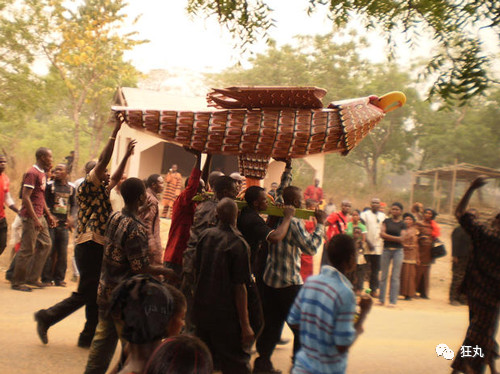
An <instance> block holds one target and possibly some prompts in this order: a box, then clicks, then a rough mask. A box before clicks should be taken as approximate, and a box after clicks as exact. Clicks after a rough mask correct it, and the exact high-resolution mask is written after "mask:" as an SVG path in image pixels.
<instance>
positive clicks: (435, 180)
mask: <svg viewBox="0 0 500 374" xmlns="http://www.w3.org/2000/svg"><path fill="white" fill-rule="evenodd" d="M438 178H439V172H438V171H436V172H435V173H434V188H433V191H432V208H433V209H436V205H437V204H436V197H437V185H438Z"/></svg>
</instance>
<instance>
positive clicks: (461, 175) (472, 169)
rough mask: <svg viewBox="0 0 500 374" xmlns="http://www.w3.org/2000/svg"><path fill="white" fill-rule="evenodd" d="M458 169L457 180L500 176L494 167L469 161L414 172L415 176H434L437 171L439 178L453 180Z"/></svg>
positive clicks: (499, 172)
mask: <svg viewBox="0 0 500 374" xmlns="http://www.w3.org/2000/svg"><path fill="white" fill-rule="evenodd" d="M455 171H456V180H457V181H459V180H465V181H471V180H472V179H474V178H476V177H478V176H480V175H486V176H487V177H490V178H500V170H499V169H492V168H488V167H485V166H479V165H472V164H467V163H462V164H457V165H449V166H444V167H440V168H434V169H429V170H419V171H416V172H415V173H414V175H415V177H428V178H434V177H435V175H436V173H437V174H438V178H439V179H444V180H450V181H451V180H453V173H454V172H455Z"/></svg>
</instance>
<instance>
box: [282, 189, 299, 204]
mask: <svg viewBox="0 0 500 374" xmlns="http://www.w3.org/2000/svg"><path fill="white" fill-rule="evenodd" d="M297 193H299V194H300V188H298V187H296V186H288V187H285V189H284V190H283V202H284V203H285V204H287V205H291V204H293V200H295V197H296V196H297Z"/></svg>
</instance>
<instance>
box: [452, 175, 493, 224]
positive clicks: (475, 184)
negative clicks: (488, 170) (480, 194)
mask: <svg viewBox="0 0 500 374" xmlns="http://www.w3.org/2000/svg"><path fill="white" fill-rule="evenodd" d="M485 184H486V177H485V176H479V177H477V178H476V179H474V180H473V181H472V182H471V184H470V186H469V188H468V189H467V191H465V193H464V196H462V199H461V200H460V202H459V203H458V205H457V208H456V209H455V217H457V219H460V217H462V216H463V215H464V214H465V211H466V209H467V205H469V200H470V198H471V196H472V194H473V193H474V191H475V190H477V189H478V188H481V187H483V186H484V185H485Z"/></svg>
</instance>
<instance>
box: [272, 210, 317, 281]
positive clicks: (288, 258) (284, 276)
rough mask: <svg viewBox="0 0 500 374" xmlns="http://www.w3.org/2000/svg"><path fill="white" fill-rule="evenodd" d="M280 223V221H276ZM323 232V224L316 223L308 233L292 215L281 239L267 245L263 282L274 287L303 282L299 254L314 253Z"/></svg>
mask: <svg viewBox="0 0 500 374" xmlns="http://www.w3.org/2000/svg"><path fill="white" fill-rule="evenodd" d="M280 224H281V222H279V223H278V225H280ZM324 232H325V229H324V226H323V225H322V224H320V223H318V225H316V228H315V230H314V232H313V233H312V234H309V233H308V232H307V230H306V227H305V225H304V222H303V221H302V220H301V219H298V218H295V217H293V218H292V220H291V222H290V227H289V228H288V232H287V233H286V235H285V237H284V238H283V240H282V241H280V242H279V243H273V244H270V245H269V253H268V255H267V262H266V268H265V270H264V276H263V279H264V282H265V283H266V284H267V285H268V286H269V287H274V288H284V287H288V286H293V285H300V284H303V281H302V277H301V276H300V255H301V254H302V253H305V254H307V255H310V256H313V255H315V254H316V251H317V250H318V248H319V247H320V245H321V244H322V242H323V236H324Z"/></svg>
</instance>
